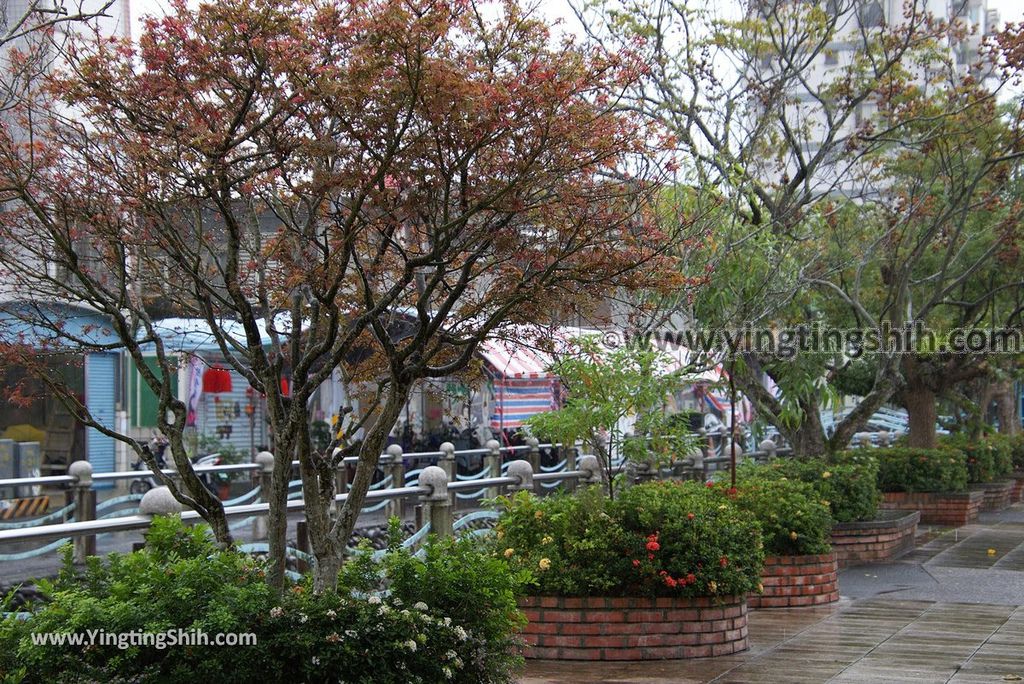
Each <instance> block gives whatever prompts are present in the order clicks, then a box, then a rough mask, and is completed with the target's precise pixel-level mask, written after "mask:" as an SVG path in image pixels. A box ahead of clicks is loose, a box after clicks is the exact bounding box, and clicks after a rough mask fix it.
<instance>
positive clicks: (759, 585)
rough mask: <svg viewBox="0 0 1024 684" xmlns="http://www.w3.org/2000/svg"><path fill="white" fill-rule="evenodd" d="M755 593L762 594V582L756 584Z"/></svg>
mask: <svg viewBox="0 0 1024 684" xmlns="http://www.w3.org/2000/svg"><path fill="white" fill-rule="evenodd" d="M757 593H759V594H763V593H764V584H763V583H762V582H758V583H757Z"/></svg>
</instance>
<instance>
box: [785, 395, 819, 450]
mask: <svg viewBox="0 0 1024 684" xmlns="http://www.w3.org/2000/svg"><path fill="white" fill-rule="evenodd" d="M799 404H800V410H801V411H802V412H803V418H802V419H801V420H800V424H799V425H797V426H796V427H794V428H783V427H781V426H776V427H779V430H780V432H782V434H783V436H785V438H786V439H787V440H788V441H789V443H790V446H792V447H793V456H795V457H798V458H817V457H819V456H824V455H825V451H826V449H825V428H824V427H823V426H822V424H821V413H820V411H819V410H818V393H817V392H815V393H814V395H813V396H812V397H810V398H804V399H800V401H799Z"/></svg>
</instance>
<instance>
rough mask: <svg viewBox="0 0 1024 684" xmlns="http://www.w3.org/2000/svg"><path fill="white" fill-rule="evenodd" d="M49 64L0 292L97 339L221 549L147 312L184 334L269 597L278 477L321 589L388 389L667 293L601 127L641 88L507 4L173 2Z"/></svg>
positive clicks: (641, 198)
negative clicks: (244, 392)
mask: <svg viewBox="0 0 1024 684" xmlns="http://www.w3.org/2000/svg"><path fill="white" fill-rule="evenodd" d="M63 59H64V61H65V62H66V68H65V69H63V70H62V71H60V72H58V73H55V74H54V75H53V76H52V77H50V78H49V79H47V81H46V83H45V87H35V84H33V87H30V88H27V89H26V90H25V92H23V93H22V98H21V101H20V102H19V105H18V109H17V112H18V115H19V117H20V123H21V125H22V126H24V127H25V128H26V130H29V131H30V133H31V134H30V136H29V137H28V138H27V139H21V140H19V139H18V138H17V137H15V136H12V135H11V134H10V132H9V131H7V130H6V129H5V130H4V131H3V132H2V133H3V134H2V135H0V167H2V168H0V192H2V193H3V194H2V199H4V200H7V201H8V204H7V208H8V210H7V211H6V212H5V213H4V214H3V216H2V218H0V236H2V237H0V239H2V240H3V244H4V245H5V247H4V248H3V250H2V251H0V266H2V268H3V274H2V275H3V277H4V278H6V279H11V280H14V281H16V282H17V283H18V286H19V287H22V288H25V289H26V291H28V289H29V288H30V289H31V290H32V291H34V292H35V293H36V296H37V297H41V298H45V299H50V300H56V301H65V302H78V303H82V304H84V305H86V306H88V307H90V308H92V309H95V310H96V311H98V312H101V313H102V314H104V315H105V316H107V317H108V318H109V320H110V330H111V331H112V332H113V334H114V335H115V336H116V337H117V339H118V344H117V345H116V346H117V347H118V348H120V349H123V350H124V352H125V353H126V354H127V355H128V356H130V357H131V358H132V359H133V360H134V361H135V363H136V365H137V367H138V368H139V371H140V373H141V376H142V379H143V381H144V382H145V383H146V385H148V386H149V388H150V389H151V390H152V391H153V392H154V393H155V394H156V395H157V397H158V398H159V403H160V409H161V411H160V416H161V417H160V426H159V427H160V429H161V431H162V432H163V433H164V434H165V435H166V436H167V437H168V438H169V440H170V453H171V454H172V458H173V461H174V463H175V465H176V467H177V469H178V470H179V471H180V472H181V473H182V474H183V478H182V480H181V482H180V484H176V483H175V482H166V484H168V486H170V487H171V488H172V492H173V493H174V495H175V496H176V497H177V498H178V499H179V500H181V501H183V502H186V503H187V504H188V505H190V506H193V507H195V508H196V509H197V510H199V511H200V512H201V513H202V514H203V516H204V517H205V518H206V520H208V521H209V522H210V524H211V526H212V527H213V530H214V532H215V534H216V535H217V537H218V539H219V540H220V541H221V542H222V543H225V544H227V543H230V541H231V535H230V532H229V530H228V526H227V524H226V521H225V519H224V513H223V507H222V505H221V503H220V502H219V501H218V500H216V499H215V498H214V497H212V496H210V495H209V494H208V493H207V492H206V491H205V489H203V488H202V487H201V485H200V484H199V483H198V480H196V478H195V477H194V474H193V473H191V469H190V466H189V463H188V459H187V457H186V452H185V445H184V443H183V440H182V431H183V427H184V424H185V418H186V407H185V405H184V404H183V402H181V401H180V400H178V399H177V397H176V396H174V393H173V392H172V390H171V379H172V377H173V375H174V373H175V370H174V365H173V364H174V360H175V359H174V357H175V354H174V353H172V350H171V349H168V348H167V347H166V346H165V343H164V340H163V339H162V337H161V334H160V331H159V329H158V328H157V326H155V325H154V323H155V317H154V315H153V314H152V313H151V309H152V304H153V301H154V300H157V299H160V300H162V301H164V302H170V303H171V305H172V308H173V310H174V311H175V313H176V314H177V315H181V316H188V317H197V318H201V319H203V320H205V321H206V323H207V325H208V326H209V328H210V330H211V331H212V333H213V336H214V338H215V339H216V342H217V344H218V345H219V347H220V349H221V351H222V353H223V355H224V358H225V362H226V363H227V364H228V365H230V367H231V368H232V369H233V370H235V371H236V372H238V373H240V374H241V375H242V376H243V377H245V378H246V380H247V381H248V382H249V384H250V385H251V386H252V387H253V389H254V390H255V391H257V392H259V393H261V394H264V395H265V396H266V402H267V407H268V415H269V422H270V426H271V429H272V431H273V434H274V439H275V451H276V456H277V458H276V461H275V465H274V472H273V477H272V479H271V484H270V486H269V487H268V488H266V489H265V490H264V497H265V498H266V500H267V501H269V503H270V513H269V530H270V532H269V534H270V538H269V542H270V557H271V560H270V572H269V573H268V578H269V581H270V583H271V584H272V585H274V586H276V587H280V586H282V583H283V578H284V562H285V553H284V551H285V543H286V537H285V535H286V529H287V511H286V507H285V504H286V497H287V482H288V480H289V472H290V469H291V461H292V459H293V458H295V459H297V460H298V461H299V463H300V472H301V477H302V482H303V498H304V501H305V515H306V519H307V521H308V525H309V534H310V543H311V547H312V551H313V554H314V556H315V557H316V560H317V565H316V571H315V573H316V574H315V583H316V586H317V588H318V589H326V588H329V587H332V586H333V585H334V582H335V581H336V576H337V570H338V568H339V566H340V563H341V561H342V557H343V554H344V549H345V546H346V543H347V541H348V539H349V536H350V534H351V532H352V530H353V527H354V525H355V521H356V517H357V515H358V513H359V511H360V509H361V508H362V506H363V503H364V500H365V495H366V492H367V488H368V487H369V485H370V483H371V481H372V477H373V473H374V471H375V469H376V467H377V464H378V458H379V454H380V452H381V448H382V447H383V446H384V444H385V442H386V438H387V435H388V433H389V432H390V430H391V429H392V427H393V425H394V424H395V422H396V420H397V419H398V417H399V415H400V411H401V410H402V408H403V406H404V405H405V403H406V400H407V399H408V397H409V393H410V390H411V388H412V387H413V385H414V384H415V383H416V382H418V381H421V380H423V379H428V378H436V377H442V376H447V375H451V374H453V373H456V372H459V371H460V370H461V369H464V368H466V367H467V366H468V365H470V363H471V361H472V359H473V357H474V353H475V352H476V349H477V346H478V344H479V343H480V342H481V341H482V340H483V339H484V338H485V337H487V336H491V335H497V334H500V333H501V331H502V330H503V329H504V328H505V327H506V326H509V325H511V324H520V323H533V322H543V321H546V320H551V317H552V312H553V311H556V310H558V311H566V310H572V309H581V310H585V309H587V308H588V307H592V306H594V305H596V304H597V303H598V302H599V301H600V300H601V298H602V296H603V295H604V294H606V293H610V292H612V291H614V290H615V289H617V288H623V287H628V288H649V287H669V286H672V285H673V284H674V282H675V280H674V279H673V276H671V275H668V276H664V275H659V274H666V273H667V274H672V273H674V272H677V271H678V269H677V268H675V267H674V265H673V262H672V258H671V257H670V256H667V255H668V254H670V253H671V246H672V244H673V237H674V236H672V235H670V234H666V233H665V232H664V229H661V230H654V229H653V228H650V229H649V228H648V220H647V217H646V213H645V206H646V202H645V200H646V197H647V196H648V193H649V192H650V191H651V189H652V187H651V184H650V183H649V182H647V181H646V180H644V178H643V175H644V174H643V168H644V162H643V161H642V160H643V155H644V153H645V152H647V147H648V144H649V143H648V141H649V140H650V139H652V137H651V136H650V134H649V131H648V130H647V128H645V126H644V125H642V124H641V123H639V122H638V120H637V119H635V118H633V117H632V116H630V115H628V114H624V113H621V112H616V111H615V107H614V104H615V98H616V94H617V93H620V92H621V91H622V89H624V88H626V87H628V86H629V85H630V84H631V83H632V82H633V81H634V80H635V79H636V78H637V77H638V75H639V73H640V72H641V70H642V66H641V65H640V64H639V63H637V62H636V61H635V60H634V59H632V58H631V56H630V55H629V54H627V53H621V54H620V53H605V52H596V51H584V50H581V49H579V48H577V47H576V46H575V45H574V44H573V43H572V42H571V41H568V40H566V41H563V42H561V43H560V44H558V43H556V42H555V41H554V40H553V39H552V37H551V36H550V34H549V29H548V27H547V26H546V25H545V24H544V23H543V22H541V21H539V20H537V19H536V18H534V17H532V16H530V15H529V13H527V12H525V11H524V10H523V9H522V8H521V7H520V6H519V5H517V4H516V3H515V2H514V0H507V1H505V2H501V3H497V4H496V5H493V6H489V7H487V9H486V11H483V10H482V9H481V8H478V7H477V6H476V5H475V4H473V3H472V2H469V1H467V0H462V1H459V2H440V1H438V0H412V1H409V0H357V1H355V2H346V3H313V2H308V0H256V1H254V2H251V1H249V0H228V1H227V2H218V3H215V4H204V5H201V6H199V7H198V8H195V9H190V8H188V7H187V6H186V4H185V3H184V2H178V3H176V4H175V5H174V6H173V9H172V11H171V12H170V14H169V15H168V16H166V17H164V18H159V19H156V18H150V19H148V20H146V22H145V28H144V31H143V33H142V36H141V38H140V40H139V43H138V44H137V45H133V44H130V43H127V42H121V41H109V40H101V41H77V42H75V44H74V45H72V46H71V47H70V48H68V49H67V50H65V51H64V54H63ZM55 265H56V267H57V268H54V266H55ZM239 326H240V327H241V330H243V331H244V335H243V337H244V340H243V339H240V338H239V337H238V336H237V335H236V334H235V331H236V330H237V329H238V327H239ZM264 331H265V332H266V333H267V334H269V337H270V338H271V342H270V344H264V343H263V342H262V341H261V339H262V335H263V334H264ZM65 342H66V343H67V346H69V347H71V348H75V349H82V348H88V345H87V344H84V342H85V341H83V340H65ZM150 348H151V349H152V352H151V353H154V354H155V356H156V364H155V366H153V367H150V366H147V364H146V363H144V361H143V357H144V352H146V350H147V349H150ZM338 367H340V368H341V369H342V371H343V374H344V375H345V377H346V379H347V380H348V381H349V382H351V383H353V384H354V385H355V384H358V385H359V386H362V387H364V388H368V390H367V391H368V392H369V395H370V396H369V397H368V401H367V402H365V404H364V405H369V406H370V407H371V408H370V409H368V410H362V411H354V410H353V407H351V406H342V407H338V408H339V413H340V414H342V415H343V416H344V420H343V421H342V423H341V424H340V425H339V426H338V430H337V432H336V434H335V435H334V439H333V441H332V443H331V444H330V446H329V447H328V448H327V449H326V450H325V451H323V452H316V451H314V450H313V448H312V447H311V440H310V434H309V425H310V410H309V404H310V399H311V396H312V395H313V393H314V392H315V391H316V389H317V388H318V387H319V386H320V385H321V384H322V383H323V382H324V381H325V380H327V379H328V378H329V377H330V375H331V373H332V371H333V370H334V369H335V368H338ZM35 370H36V371H37V372H44V369H43V367H42V366H35ZM286 371H287V373H288V375H289V377H290V380H291V388H290V389H291V391H290V394H289V395H288V396H285V395H284V394H283V393H282V391H281V378H282V374H283V373H285V372H286ZM52 387H53V389H54V391H55V392H58V393H60V394H61V396H62V397H63V398H65V399H69V397H68V392H67V390H66V388H64V389H63V390H62V388H61V387H60V385H59V383H56V382H55V383H52ZM74 408H75V410H76V412H77V413H78V414H79V415H81V416H82V417H83V418H84V419H85V420H87V421H88V420H89V416H88V415H87V412H85V410H84V407H83V406H81V405H80V404H78V405H75V406H74ZM90 424H91V425H93V426H94V427H97V428H98V429H104V430H106V428H102V426H97V425H96V424H95V422H94V421H93V422H91V423H90ZM360 430H361V431H362V433H363V434H362V439H361V440H356V439H355V438H354V436H355V434H356V432H357V431H360ZM107 432H109V433H110V434H111V435H112V436H113V437H115V438H116V439H119V440H122V441H124V442H127V443H128V444H129V445H130V446H131V448H132V449H134V450H135V451H136V452H138V453H139V454H140V455H141V456H142V457H143V458H144V459H146V461H147V463H149V464H150V465H151V466H152V465H154V464H153V463H152V457H151V456H150V455H149V454H148V452H147V450H146V449H145V448H144V446H143V445H141V444H139V443H138V442H136V441H135V440H132V439H130V438H129V437H128V436H126V435H122V434H118V433H116V432H113V431H110V430H107ZM350 455H356V456H358V467H357V469H356V472H355V476H354V479H353V481H352V483H351V489H350V491H349V492H348V496H347V498H346V499H345V500H344V502H343V503H341V504H340V505H339V504H338V503H337V502H336V500H335V497H336V494H337V492H336V491H335V473H336V470H337V468H338V467H339V464H340V463H341V459H343V458H344V457H347V456H350Z"/></svg>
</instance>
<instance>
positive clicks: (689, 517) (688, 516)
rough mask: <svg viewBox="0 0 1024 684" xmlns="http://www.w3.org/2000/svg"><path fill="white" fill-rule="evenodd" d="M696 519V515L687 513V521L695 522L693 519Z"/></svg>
mask: <svg viewBox="0 0 1024 684" xmlns="http://www.w3.org/2000/svg"><path fill="white" fill-rule="evenodd" d="M695 517H696V516H695V515H694V514H693V513H687V514H686V519H687V520H693V519H694V518H695Z"/></svg>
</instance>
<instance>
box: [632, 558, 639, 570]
mask: <svg viewBox="0 0 1024 684" xmlns="http://www.w3.org/2000/svg"><path fill="white" fill-rule="evenodd" d="M633 567H634V568H639V567H640V561H638V560H637V559H635V558H634V559H633Z"/></svg>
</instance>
